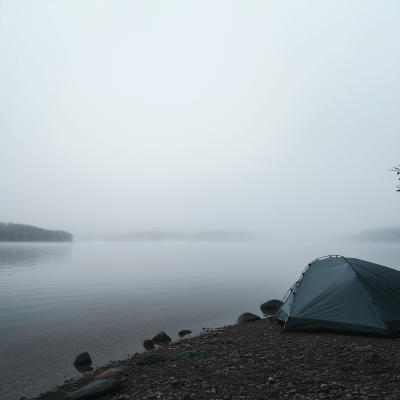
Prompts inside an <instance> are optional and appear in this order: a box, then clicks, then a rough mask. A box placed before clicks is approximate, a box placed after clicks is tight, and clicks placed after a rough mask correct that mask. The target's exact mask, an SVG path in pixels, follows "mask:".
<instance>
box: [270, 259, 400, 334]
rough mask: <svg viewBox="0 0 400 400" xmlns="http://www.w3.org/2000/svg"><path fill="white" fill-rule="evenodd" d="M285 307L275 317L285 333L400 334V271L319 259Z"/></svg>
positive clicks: (360, 262) (288, 296)
mask: <svg viewBox="0 0 400 400" xmlns="http://www.w3.org/2000/svg"><path fill="white" fill-rule="evenodd" d="M283 301H284V303H283V305H282V306H281V308H280V309H279V310H278V312H277V313H276V314H275V316H274V317H275V318H276V319H277V320H280V321H282V322H284V324H285V329H287V330H305V329H319V328H327V329H334V330H340V331H357V332H371V333H378V334H383V335H390V336H394V335H396V334H398V333H400V271H396V270H394V269H391V268H387V267H384V266H382V265H378V264H373V263H370V262H368V261H363V260H359V259H357V258H346V257H342V256H326V257H322V258H317V259H316V260H314V261H313V262H311V263H310V264H308V265H307V267H306V269H305V270H304V271H303V273H302V274H301V276H300V279H299V280H298V281H297V282H296V283H295V284H294V285H293V286H292V287H291V288H290V290H289V291H288V293H287V294H286V296H285V297H284V299H283Z"/></svg>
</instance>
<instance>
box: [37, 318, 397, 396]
mask: <svg viewBox="0 0 400 400" xmlns="http://www.w3.org/2000/svg"><path fill="white" fill-rule="evenodd" d="M250 319H251V318H250ZM239 321H240V319H239ZM242 321H243V318H242ZM153 339H154V338H153ZM399 353H400V352H399V341H398V340H397V339H396V340H393V339H389V338H383V337H368V336H357V335H344V334H343V335H342V334H335V333H299V332H283V330H282V326H281V325H280V324H278V323H276V322H275V321H270V320H269V319H268V318H262V319H257V318H253V321H251V322H244V323H238V324H236V325H232V326H226V327H223V328H220V329H216V330H203V332H202V333H201V334H200V335H198V336H195V337H186V338H185V337H184V338H182V339H180V340H178V341H176V342H170V343H164V344H160V345H159V346H158V347H155V348H152V349H151V350H148V351H146V352H144V353H142V354H138V353H136V354H135V355H134V356H132V357H130V358H128V359H125V360H119V361H115V362H112V363H110V364H108V365H105V366H103V367H101V368H97V369H95V370H92V371H88V372H86V373H84V374H83V375H82V376H81V377H80V378H79V379H71V380H68V381H66V382H65V383H64V384H63V385H62V386H59V387H57V388H56V390H49V391H47V392H46V393H42V394H40V396H38V397H36V400H61V399H62V400H65V399H67V400H83V399H100V400H117V399H121V400H122V399H131V400H134V399H136V400H150V399H157V400H164V399H165V400H175V399H179V400H180V399H182V400H191V399H193V400H195V399H196V400H197V399H207V400H208V399H210V400H217V399H221V400H242V399H243V400H244V399H246V400H262V399H285V400H286V399H321V400H324V399H342V398H344V397H347V398H352V399H353V400H356V399H358V398H361V399H365V400H367V399H381V400H389V399H397V398H399V397H400V360H399V355H400V354H399ZM100 393H103V394H100Z"/></svg>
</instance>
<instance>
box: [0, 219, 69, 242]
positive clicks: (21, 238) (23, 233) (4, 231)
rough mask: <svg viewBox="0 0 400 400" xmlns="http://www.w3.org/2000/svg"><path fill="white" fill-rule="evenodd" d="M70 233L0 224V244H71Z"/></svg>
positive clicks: (29, 226)
mask: <svg viewBox="0 0 400 400" xmlns="http://www.w3.org/2000/svg"><path fill="white" fill-rule="evenodd" d="M72 241H73V237H72V233H69V232H64V231H58V230H57V231H50V230H48V229H42V228H37V227H36V226H31V225H22V224H11V223H9V224H7V223H4V222H0V242H72Z"/></svg>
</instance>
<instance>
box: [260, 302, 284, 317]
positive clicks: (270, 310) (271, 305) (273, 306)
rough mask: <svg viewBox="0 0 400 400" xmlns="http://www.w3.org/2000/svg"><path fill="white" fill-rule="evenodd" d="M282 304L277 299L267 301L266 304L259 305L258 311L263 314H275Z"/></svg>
mask: <svg viewBox="0 0 400 400" xmlns="http://www.w3.org/2000/svg"><path fill="white" fill-rule="evenodd" d="M282 304H283V303H282V302H281V301H280V300H277V299H274V300H269V301H267V302H266V303H263V304H261V306H260V310H261V311H262V312H263V313H264V314H275V313H276V312H277V311H278V309H279V308H281V306H282ZM264 311H265V312H264Z"/></svg>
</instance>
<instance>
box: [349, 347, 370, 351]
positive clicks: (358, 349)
mask: <svg viewBox="0 0 400 400" xmlns="http://www.w3.org/2000/svg"><path fill="white" fill-rule="evenodd" d="M371 349H372V346H355V347H353V350H354V351H365V350H371Z"/></svg>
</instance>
